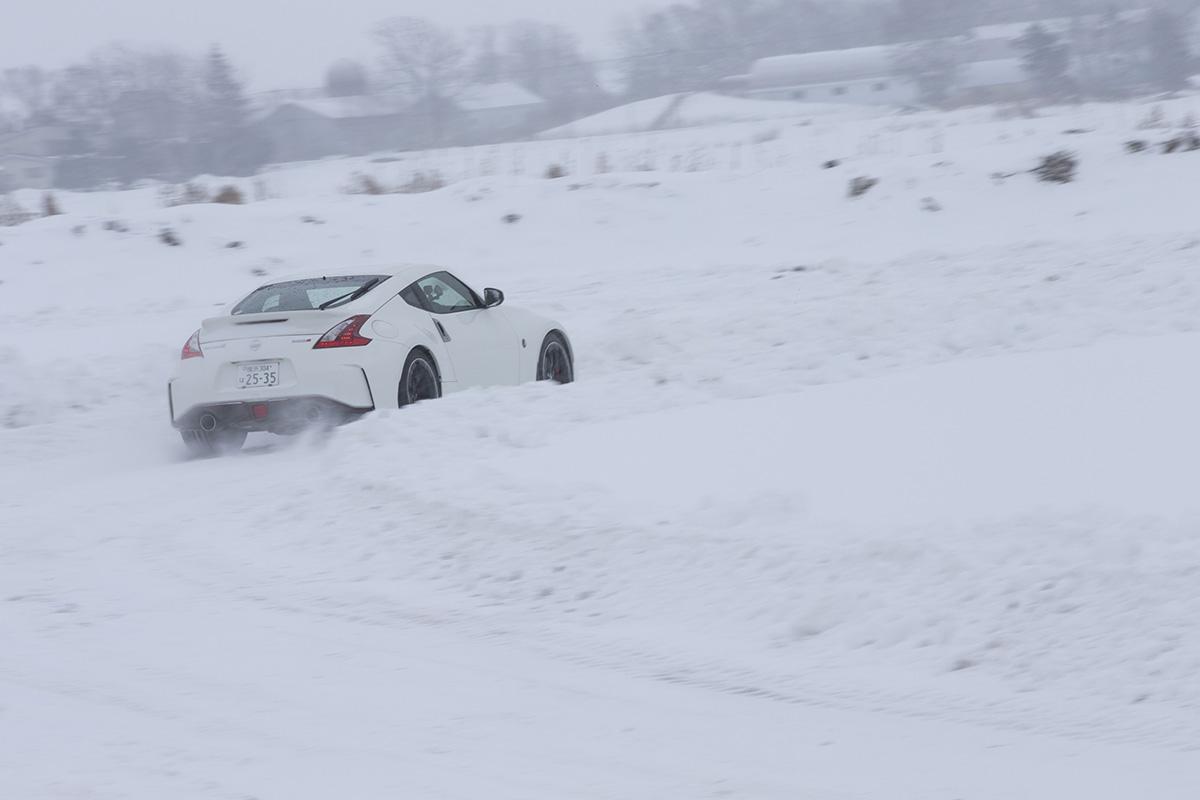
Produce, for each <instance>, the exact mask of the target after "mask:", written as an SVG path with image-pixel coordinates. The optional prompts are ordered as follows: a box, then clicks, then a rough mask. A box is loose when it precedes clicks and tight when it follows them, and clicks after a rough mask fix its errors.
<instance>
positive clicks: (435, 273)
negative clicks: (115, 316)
mask: <svg viewBox="0 0 1200 800" xmlns="http://www.w3.org/2000/svg"><path fill="white" fill-rule="evenodd" d="M503 303H504V293H503V292H501V291H499V290H498V289H485V290H484V292H483V295H482V297H481V296H480V295H479V294H477V293H476V292H475V291H474V290H473V289H471V288H470V287H469V286H467V285H466V284H465V283H463V282H462V281H460V280H459V279H458V278H456V277H454V276H453V275H451V274H450V273H449V272H446V271H445V270H442V269H438V268H437V267H427V266H426V267H419V266H410V267H402V268H397V269H372V270H360V271H355V272H345V273H337V274H333V275H325V276H322V277H317V278H300V279H296V280H287V281H282V282H280V283H272V284H268V285H266V286H262V287H260V288H258V289H255V290H254V291H253V292H251V293H250V294H249V295H248V296H247V297H246V298H245V299H244V300H242V301H241V302H239V303H237V304H236V305H234V306H233V307H232V308H231V309H230V310H229V312H228V313H227V314H225V315H224V316H220V317H213V318H212V319H207V320H205V321H204V323H203V325H202V326H201V327H200V330H198V331H196V332H195V333H194V334H192V337H191V338H190V339H188V341H187V344H185V345H184V346H183V352H182V354H181V356H180V361H179V366H178V368H177V369H176V371H175V374H174V376H173V377H172V378H171V380H170V383H169V384H168V388H167V395H168V400H169V403H170V411H171V423H172V424H173V425H174V426H175V427H176V428H177V429H178V430H179V432H180V433H181V434H182V436H183V440H184V442H186V443H187V445H188V447H189V448H190V449H191V450H192V451H193V452H195V453H197V454H204V455H209V454H215V453H220V452H227V451H233V450H236V449H238V448H240V447H241V446H242V443H243V442H245V440H246V435H247V433H248V432H250V431H270V432H272V433H279V434H292V433H298V432H300V431H301V430H304V429H305V428H307V427H310V426H314V425H317V426H332V425H339V424H342V423H345V422H349V421H351V420H353V419H356V418H358V417H359V416H361V415H362V414H365V413H367V412H368V411H373V410H374V409H376V408H398V407H400V406H406V405H409V404H411V403H416V402H418V401H421V400H431V399H433V398H436V397H441V395H442V393H443V392H453V391H457V390H460V389H467V388H470V387H475V386H497V385H505V384H517V383H524V382H526V381H533V380H539V381H540V380H551V381H557V382H558V383H570V382H571V381H572V380H573V379H574V356H573V353H572V350H571V344H570V341H569V340H568V339H567V335H566V332H565V331H564V330H563V327H562V326H561V325H559V324H558V323H556V322H554V321H553V320H550V319H547V318H545V317H541V316H538V315H537V314H534V313H531V312H529V311H525V310H523V309H519V308H512V307H511V306H506V307H504V308H501V307H500V306H501V305H502V304H503Z"/></svg>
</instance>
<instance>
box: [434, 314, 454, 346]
mask: <svg viewBox="0 0 1200 800" xmlns="http://www.w3.org/2000/svg"><path fill="white" fill-rule="evenodd" d="M433 324H434V325H437V329H438V333H440V334H441V335H442V341H443V342H448V341H450V334H448V333H446V329H445V328H443V327H442V323H440V322H438V321H437V320H436V319H435V320H434V321H433Z"/></svg>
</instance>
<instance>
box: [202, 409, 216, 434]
mask: <svg viewBox="0 0 1200 800" xmlns="http://www.w3.org/2000/svg"><path fill="white" fill-rule="evenodd" d="M200 428H201V430H204V431H206V432H208V433H212V432H213V431H215V430H216V429H217V418H216V417H215V416H214V415H213V414H211V413H208V412H206V413H205V414H203V415H202V416H201V417H200Z"/></svg>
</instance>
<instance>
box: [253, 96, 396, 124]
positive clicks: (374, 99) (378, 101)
mask: <svg viewBox="0 0 1200 800" xmlns="http://www.w3.org/2000/svg"><path fill="white" fill-rule="evenodd" d="M287 106H296V107H297V108H303V109H304V110H306V111H311V112H312V113H314V114H318V115H320V116H322V117H326V118H328V119H365V118H369V117H388V116H393V115H395V114H400V113H403V111H404V109H405V108H406V105H405V104H403V103H400V102H397V101H396V100H395V99H393V98H389V97H380V96H377V95H357V96H351V97H312V98H307V99H297V100H286V101H284V102H283V103H280V104H279V105H278V106H276V107H275V108H273V109H271V113H274V112H275V111H276V110H278V109H280V108H285V107H287Z"/></svg>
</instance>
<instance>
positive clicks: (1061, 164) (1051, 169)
mask: <svg viewBox="0 0 1200 800" xmlns="http://www.w3.org/2000/svg"><path fill="white" fill-rule="evenodd" d="M1078 168H1079V160H1078V159H1076V158H1075V155H1074V154H1073V153H1068V152H1067V151H1066V150H1060V151H1059V152H1057V153H1051V154H1050V155H1048V156H1044V157H1043V158H1042V163H1040V164H1038V165H1037V167H1035V168H1034V170H1033V173H1034V174H1035V175H1037V179H1038V180H1039V181H1043V182H1045V183H1070V182H1071V181H1073V180H1075V171H1076V170H1077V169H1078Z"/></svg>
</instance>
